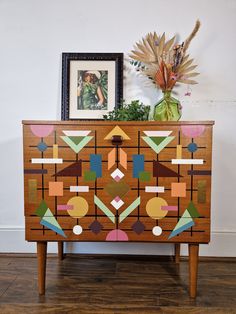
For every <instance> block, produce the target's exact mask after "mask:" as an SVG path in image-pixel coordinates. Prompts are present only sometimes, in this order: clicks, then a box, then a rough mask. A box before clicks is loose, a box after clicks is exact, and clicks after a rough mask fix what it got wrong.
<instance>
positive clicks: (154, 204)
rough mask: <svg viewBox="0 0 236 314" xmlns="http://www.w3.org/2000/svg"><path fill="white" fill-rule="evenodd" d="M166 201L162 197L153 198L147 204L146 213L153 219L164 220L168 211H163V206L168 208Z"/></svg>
mask: <svg viewBox="0 0 236 314" xmlns="http://www.w3.org/2000/svg"><path fill="white" fill-rule="evenodd" d="M167 205H168V204H167V202H166V200H164V199H163V198H161V197H153V198H151V199H150V200H149V201H148V202H147V204H146V212H147V214H148V216H150V217H151V218H152V219H162V218H164V217H165V216H166V215H167V213H168V210H162V209H161V207H162V206H167Z"/></svg>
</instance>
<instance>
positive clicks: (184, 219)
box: [173, 209, 193, 231]
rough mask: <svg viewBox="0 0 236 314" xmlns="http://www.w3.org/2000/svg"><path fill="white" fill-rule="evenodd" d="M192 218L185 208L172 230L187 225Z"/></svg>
mask: <svg viewBox="0 0 236 314" xmlns="http://www.w3.org/2000/svg"><path fill="white" fill-rule="evenodd" d="M192 221H193V218H192V217H191V215H190V213H189V211H188V210H187V209H186V210H185V212H184V213H183V215H182V217H181V218H180V220H179V221H178V223H177V225H176V226H175V227H174V229H173V231H175V230H177V229H179V228H181V227H183V226H185V225H187V224H188V223H189V222H192Z"/></svg>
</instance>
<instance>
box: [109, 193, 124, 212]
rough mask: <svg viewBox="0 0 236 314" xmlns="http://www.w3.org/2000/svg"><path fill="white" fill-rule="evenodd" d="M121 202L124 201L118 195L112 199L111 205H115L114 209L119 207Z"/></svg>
mask: <svg viewBox="0 0 236 314" xmlns="http://www.w3.org/2000/svg"><path fill="white" fill-rule="evenodd" d="M123 204H124V202H123V201H122V199H121V198H120V197H119V196H116V197H115V198H114V200H112V201H111V205H112V206H113V207H115V209H119V208H120V207H121V206H122V205H123Z"/></svg>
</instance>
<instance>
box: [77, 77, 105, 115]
mask: <svg viewBox="0 0 236 314" xmlns="http://www.w3.org/2000/svg"><path fill="white" fill-rule="evenodd" d="M77 109H78V110H106V109H107V71H78V88H77Z"/></svg>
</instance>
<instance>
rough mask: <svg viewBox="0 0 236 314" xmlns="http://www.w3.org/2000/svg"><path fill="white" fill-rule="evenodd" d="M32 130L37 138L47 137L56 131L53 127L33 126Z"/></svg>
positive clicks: (31, 126)
mask: <svg viewBox="0 0 236 314" xmlns="http://www.w3.org/2000/svg"><path fill="white" fill-rule="evenodd" d="M30 129H31V131H32V133H33V134H34V135H35V136H38V137H46V136H48V135H49V134H50V133H52V131H53V130H54V126H53V125H41V124H39V125H38V124H32V125H30Z"/></svg>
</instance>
